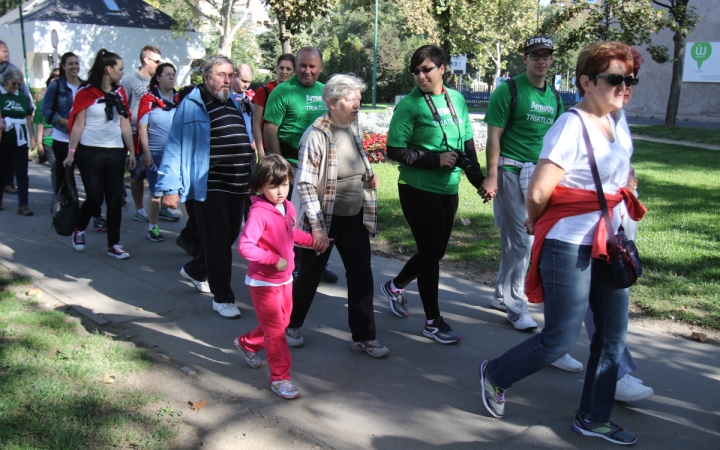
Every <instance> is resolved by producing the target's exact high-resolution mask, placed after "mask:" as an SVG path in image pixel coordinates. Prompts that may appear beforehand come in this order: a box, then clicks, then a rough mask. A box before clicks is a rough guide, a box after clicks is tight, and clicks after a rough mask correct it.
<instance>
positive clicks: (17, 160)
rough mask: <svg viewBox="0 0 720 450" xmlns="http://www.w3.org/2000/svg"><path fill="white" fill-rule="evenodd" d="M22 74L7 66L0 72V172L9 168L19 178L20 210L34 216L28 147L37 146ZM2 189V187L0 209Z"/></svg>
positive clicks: (18, 70) (25, 214) (21, 212)
mask: <svg viewBox="0 0 720 450" xmlns="http://www.w3.org/2000/svg"><path fill="white" fill-rule="evenodd" d="M23 84H24V83H23V75H22V72H20V69H18V68H17V67H14V66H13V67H8V68H6V69H5V70H4V71H3V72H2V74H0V132H2V138H1V139H0V174H5V173H6V172H7V170H8V168H12V172H13V173H14V174H15V178H16V179H17V196H18V209H17V213H18V214H20V215H23V216H32V215H33V212H32V211H31V210H30V207H29V206H28V190H29V181H30V179H29V177H28V149H30V148H32V147H35V136H34V135H33V126H32V120H33V117H32V114H33V110H32V109H31V105H32V102H31V101H30V100H29V99H28V98H27V96H26V95H25V93H24V92H23V91H22V90H21V87H22V85H23ZM3 191H4V190H0V210H2V209H3V206H2V196H3Z"/></svg>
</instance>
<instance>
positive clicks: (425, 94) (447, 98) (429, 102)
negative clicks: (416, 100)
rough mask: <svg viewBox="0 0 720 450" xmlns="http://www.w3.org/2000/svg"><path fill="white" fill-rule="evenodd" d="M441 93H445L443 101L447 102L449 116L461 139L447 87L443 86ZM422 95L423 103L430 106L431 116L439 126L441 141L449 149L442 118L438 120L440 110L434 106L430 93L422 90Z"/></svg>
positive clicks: (458, 122) (458, 123) (458, 120)
mask: <svg viewBox="0 0 720 450" xmlns="http://www.w3.org/2000/svg"><path fill="white" fill-rule="evenodd" d="M442 93H443V94H445V101H446V102H447V105H448V109H449V110H450V116H451V117H452V119H453V122H455V126H456V127H457V129H458V139H459V140H462V139H461V136H460V135H461V133H460V119H458V116H457V113H456V112H455V107H454V106H453V104H452V102H451V101H450V95H448V91H447V89H445V88H443V92H442ZM423 97H424V98H425V103H427V105H428V108H430V113H431V114H432V116H433V119H434V120H435V122H437V124H438V126H439V127H440V131H441V132H442V135H443V142H444V143H445V148H446V149H447V150H448V151H450V146H449V144H448V139H447V135H446V134H445V129H444V128H443V126H442V120H440V112H439V111H438V109H437V107H436V106H435V102H434V101H433V99H432V95H430V93H429V92H423Z"/></svg>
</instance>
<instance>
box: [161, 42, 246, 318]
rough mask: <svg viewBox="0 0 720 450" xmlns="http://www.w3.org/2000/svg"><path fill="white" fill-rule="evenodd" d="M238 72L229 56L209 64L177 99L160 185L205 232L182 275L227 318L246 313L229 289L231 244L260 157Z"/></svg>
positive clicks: (170, 203) (165, 200) (166, 199)
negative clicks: (235, 84)
mask: <svg viewBox="0 0 720 450" xmlns="http://www.w3.org/2000/svg"><path fill="white" fill-rule="evenodd" d="M234 77H235V67H234V66H233V63H232V61H230V59H228V58H226V57H225V56H221V55H215V56H212V57H210V58H208V59H207V60H206V61H205V65H204V66H203V81H204V83H202V84H199V85H197V86H196V87H195V88H194V89H193V90H192V91H191V92H190V93H189V94H188V95H187V96H186V97H185V98H184V99H183V100H182V101H181V102H180V103H179V104H178V107H177V111H176V112H175V117H173V121H172V125H170V132H169V133H168V139H167V143H166V144H165V151H164V152H163V157H162V162H161V164H160V168H159V169H158V182H157V184H156V185H155V191H156V192H162V194H163V197H162V204H163V206H164V207H167V208H172V209H175V208H177V206H178V203H179V202H186V203H185V206H186V207H187V209H188V211H189V212H190V219H191V220H192V221H193V228H194V230H196V231H197V233H198V235H199V237H200V243H199V244H200V245H199V246H198V247H195V248H194V251H193V259H192V260H191V261H190V262H188V263H187V264H185V265H184V266H183V267H182V269H180V275H181V276H182V277H183V278H185V279H186V280H188V281H190V282H191V283H192V284H193V285H194V286H195V288H196V289H197V290H199V291H200V292H204V293H212V295H213V302H212V306H213V310H214V311H215V312H217V313H218V314H219V315H220V316H222V317H225V318H228V319H237V318H239V317H240V310H239V309H238V308H237V306H235V293H234V292H233V290H232V288H231V287H230V282H231V278H232V248H231V246H232V245H233V243H234V242H235V240H236V239H237V238H238V236H239V235H240V224H241V223H242V218H243V211H245V203H246V202H248V201H250V200H249V193H250V184H249V180H250V175H251V171H250V160H251V159H252V157H253V150H252V147H251V144H252V141H251V138H250V133H249V130H250V129H251V127H252V123H251V122H250V120H249V118H248V117H243V115H242V114H241V113H240V110H239V108H238V105H237V104H236V103H235V101H234V100H233V98H232V97H231V95H230V89H231V87H232V81H233V78H234Z"/></svg>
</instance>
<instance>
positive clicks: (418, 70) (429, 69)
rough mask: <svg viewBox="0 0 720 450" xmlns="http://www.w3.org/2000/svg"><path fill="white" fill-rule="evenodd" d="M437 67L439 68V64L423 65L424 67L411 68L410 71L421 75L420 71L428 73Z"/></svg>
mask: <svg viewBox="0 0 720 450" xmlns="http://www.w3.org/2000/svg"><path fill="white" fill-rule="evenodd" d="M435 69H437V66H431V67H423V68H422V69H415V70H411V71H410V73H412V74H413V75H415V76H418V75H420V72H422V73H424V74H428V73H430V72H432V71H433V70H435Z"/></svg>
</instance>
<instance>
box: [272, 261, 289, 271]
mask: <svg viewBox="0 0 720 450" xmlns="http://www.w3.org/2000/svg"><path fill="white" fill-rule="evenodd" d="M275 268H276V269H277V270H279V271H280V272H282V271H283V270H285V269H287V261H285V258H280V261H278V263H277V264H275Z"/></svg>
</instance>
